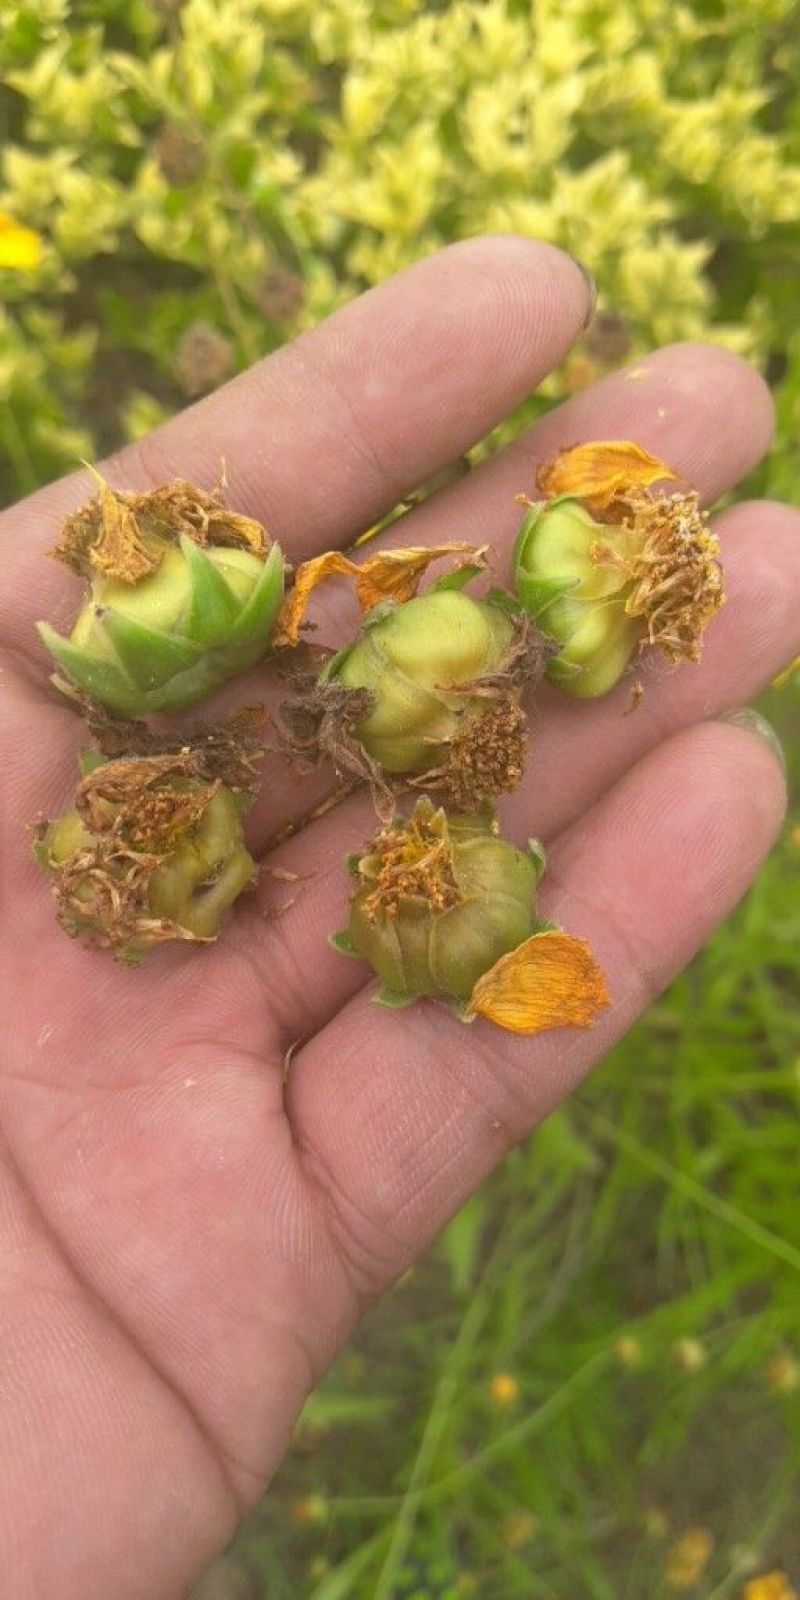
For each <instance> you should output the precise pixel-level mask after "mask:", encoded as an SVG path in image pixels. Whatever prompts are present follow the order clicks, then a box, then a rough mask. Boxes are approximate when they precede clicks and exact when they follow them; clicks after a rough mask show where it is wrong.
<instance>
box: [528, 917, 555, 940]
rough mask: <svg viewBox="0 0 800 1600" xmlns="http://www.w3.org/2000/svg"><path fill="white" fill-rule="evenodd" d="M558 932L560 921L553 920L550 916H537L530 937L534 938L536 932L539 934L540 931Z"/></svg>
mask: <svg viewBox="0 0 800 1600" xmlns="http://www.w3.org/2000/svg"><path fill="white" fill-rule="evenodd" d="M560 932H561V923H560V922H553V920H552V918H551V917H537V919H536V923H535V925H534V929H533V934H532V935H531V937H532V938H535V937H536V936H537V934H540V933H560Z"/></svg>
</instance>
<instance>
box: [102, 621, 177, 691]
mask: <svg viewBox="0 0 800 1600" xmlns="http://www.w3.org/2000/svg"><path fill="white" fill-rule="evenodd" d="M103 627H104V629H105V632H106V634H107V635H108V638H109V639H110V640H111V643H112V645H113V646H114V649H115V651H116V653H117V655H118V656H119V658H120V661H121V662H122V665H123V667H124V668H125V670H126V671H127V672H129V673H130V675H131V677H132V678H133V680H134V682H135V683H137V684H138V685H139V687H140V688H141V689H145V690H148V689H161V688H162V687H163V688H164V689H166V690H168V688H169V685H170V684H171V683H172V681H173V679H174V678H177V677H178V676H179V674H180V673H182V672H185V671H186V670H187V668H188V667H193V666H194V665H195V662H196V661H197V658H198V656H199V654H200V651H199V649H198V648H197V646H196V645H193V644H191V643H189V642H188V641H187V640H184V639H172V638H170V635H169V634H168V633H162V632H159V631H158V630H157V629H156V628H146V627H145V626H144V624H143V623H141V622H134V620H133V618H132V617H126V616H125V614H124V613H123V612H122V611H115V610H114V608H113V607H111V606H110V607H109V609H108V610H107V611H106V614H105V616H104V618H103Z"/></svg>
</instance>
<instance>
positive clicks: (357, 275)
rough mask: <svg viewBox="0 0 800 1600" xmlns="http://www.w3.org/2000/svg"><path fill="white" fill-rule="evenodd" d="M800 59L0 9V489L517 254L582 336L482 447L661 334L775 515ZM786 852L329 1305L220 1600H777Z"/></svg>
mask: <svg viewBox="0 0 800 1600" xmlns="http://www.w3.org/2000/svg"><path fill="white" fill-rule="evenodd" d="M799 75H800V10H798V5H797V3H796V0H686V3H674V0H453V3H451V4H447V3H443V0H442V3H436V0H428V3H422V0H225V4H224V5H221V4H219V3H218V0H185V3H184V4H181V3H180V0H72V3H70V0H22V3H17V0H0V131H2V136H3V150H2V162H1V163H0V210H4V211H7V212H8V213H10V214H11V215H12V216H14V217H15V218H16V219H17V220H18V221H20V222H22V223H25V224H27V225H29V226H30V227H32V228H34V229H36V230H37V231H38V232H39V233H40V234H41V235H42V237H43V239H44V251H43V257H42V261H41V264H40V266H39V267H38V268H37V269H36V270H35V271H33V272H28V273H24V274H23V273H12V272H8V271H6V272H4V273H0V482H1V483H2V493H1V494H0V500H5V501H9V500H11V499H12V498H14V497H15V495H17V494H19V493H22V492H25V491H27V490H29V489H32V488H35V487H36V486H38V485H39V484H41V483H42V482H44V481H46V480H47V479H48V478H51V477H52V476H54V475H56V474H57V473H59V472H61V471H62V470H64V469H67V468H70V467H71V466H73V465H74V463H75V460H76V458H77V457H79V456H85V457H92V456H97V455H99V454H101V453H102V452H103V451H104V450H106V449H109V448H113V447H115V446H116V445H117V444H119V443H120V442H121V441H122V440H123V439H125V438H128V439H130V438H135V437H136V436H138V435H140V434H141V433H143V432H145V431H146V430H147V429H148V428H150V427H151V426H152V425H153V424H154V423H156V422H158V421H159V420H160V419H161V418H162V417H164V416H165V415H167V414H169V413H170V412H172V411H173V410H175V409H177V408H178V407H179V406H180V405H182V404H184V403H185V401H186V399H187V398H188V397H191V396H192V395H194V394H199V393H202V392H204V391H205V390H207V389H209V388H212V387H214V386H215V385H216V384H217V383H219V382H221V381H223V380H224V378H225V377H227V376H228V375H229V374H230V373H232V372H233V371H235V370H237V369H238V368H240V367H242V366H244V365H246V364H247V363H248V362H250V361H252V360H253V359H255V358H257V357H258V356H260V355H261V354H263V353H265V352H266V351H268V350H270V349H271V348H273V347H275V346H276V345H278V344H280V343H281V342H282V341H283V340H285V339H286V338H288V337H290V336H291V335H293V334H294V333H295V332H297V331H298V330H299V329H301V328H303V327H305V326H307V325H309V324H311V323H313V322H315V321H317V320H318V319H319V318H320V317H322V316H324V315H326V314H327V313H328V312H330V311H331V310H333V309H334V308H335V307H336V306H337V305H339V304H340V303H342V302H343V301H344V300H346V299H348V298H349V297H350V296H352V295H353V294H354V293H356V292H358V291H359V290H360V289H362V288H364V287H365V286H367V285H369V284H371V283H374V282H376V281H378V280H380V279H381V278H383V277H385V276H386V275H387V274H389V273H390V272H393V271H395V270H397V269H399V268H401V267H403V266H405V265H406V264H407V263H409V262H411V261H413V260H416V259H417V258H418V257H419V256H420V255H421V254H424V253H426V252H428V251H431V250H434V249H435V248H437V247H438V246H439V245H441V244H443V243H445V242H447V241H448V240H451V239H456V238H463V237H465V236H468V235H470V234H475V233H480V232H484V231H487V230H501V231H509V230H513V231H519V232H522V233H529V234H534V235H537V236H539V237H543V238H546V239H551V240H553V241H555V242H557V243H559V244H562V245H564V246H566V247H567V248H568V249H570V250H572V251H573V252H574V253H575V254H577V255H578V256H579V257H580V258H581V259H582V260H584V261H585V262H586V264H587V265H588V266H589V267H590V268H591V269H592V270H593V271H594V273H595V274H596V277H597V279H598V283H599V287H600V312H601V316H600V318H599V320H598V323H597V325H596V327H595V329H594V330H590V333H589V335H588V336H587V338H586V340H585V341H584V343H583V346H582V347H581V348H580V349H579V350H578V351H577V352H575V354H574V355H573V356H572V357H571V358H570V360H569V361H568V362H567V363H566V365H565V366H564V368H563V369H562V370H561V371H560V372H559V373H558V374H556V375H555V376H554V378H553V379H551V380H550V381H549V383H548V384H547V385H546V386H545V389H544V390H543V391H542V392H541V393H540V394H539V395H538V396H536V397H534V398H532V399H531V401H529V402H528V403H527V404H526V406H524V407H523V408H521V411H520V413H519V414H518V416H517V417H516V418H515V419H513V421H512V423H511V424H509V425H508V426H507V427H506V428H504V429H503V430H500V431H499V433H498V435H497V437H496V438H495V439H493V440H492V441H489V442H488V444H487V445H486V446H485V447H484V448H490V447H491V446H492V445H494V444H496V443H497V442H498V440H499V439H502V438H504V437H507V436H508V434H509V432H511V431H513V430H514V429H515V428H518V427H519V426H520V425H521V424H522V422H523V421H525V420H527V419H528V418H529V417H530V415H531V414H533V413H535V412H536V411H537V410H538V409H541V408H542V407H544V406H546V405H550V404H552V402H553V400H554V399H557V398H558V397H559V396H561V395H563V394H565V393H568V392H571V391H573V390H574V389H576V388H578V387H581V386H583V385H584V384H586V383H588V382H590V381H591V380H592V378H593V377H595V376H597V375H599V374H601V373H602V372H603V371H605V370H607V368H608V367H609V366H611V365H613V364H614V363H615V362H616V361H617V360H619V359H620V357H621V356H624V355H627V354H631V355H635V354H636V352H637V351H640V350H642V351H643V350H645V349H647V348H648V347H651V346H652V345H653V344H654V343H663V342H665V341H669V340H672V339H680V338H694V337H697V336H701V337H706V338H711V339H714V340H718V341H720V342H723V343H725V344H726V345H728V346H729V347H732V348H734V349H737V350H739V351H741V352H743V353H744V354H746V355H748V356H749V357H751V358H752V359H754V360H755V361H757V362H759V363H760V364H761V365H762V367H763V369H764V370H765V371H766V373H767V374H768V376H769V378H770V380H771V382H772V383H773V385H774V388H775V393H776V401H777V405H778V416H779V435H778V441H777V447H776V450H775V452H774V454H773V456H772V457H771V459H770V462H769V463H768V464H767V465H766V466H765V467H764V468H762V469H760V470H759V472H758V473H757V474H756V475H755V476H754V479H753V480H751V482H750V483H749V484H748V485H747V491H748V492H765V493H769V494H777V495H781V496H784V497H786V498H788V499H793V500H795V501H797V500H798V498H800V496H799V495H798V484H800V318H799V317H798V312H799V311H800V294H799V293H798V287H797V284H798V252H799V250H800V90H799V89H798V87H797V85H798V79H799ZM797 706H798V695H797V691H793V690H792V689H791V688H790V689H788V690H784V691H782V693H781V694H774V695H773V696H772V698H771V702H770V707H771V710H772V711H773V713H774V715H775V716H776V718H777V720H778V721H779V723H780V724H781V725H782V727H783V729H784V732H785V733H786V735H787V738H788V741H789V743H790V744H791V743H792V742H793V740H794V737H795V732H796V718H797ZM799 865H800V846H798V844H797V843H793V842H792V835H791V830H787V836H786V839H785V841H784V843H783V845H782V846H781V848H780V850H779V851H778V853H777V854H776V855H775V857H774V858H773V860H772V861H771V862H770V864H769V865H768V866H767V867H766V868H765V870H764V872H763V873H762V876H761V878H760V881H759V883H758V885H757V887H756V888H755V890H754V891H753V893H752V894H751V896H750V897H749V898H748V900H747V902H746V904H745V905H744V906H743V907H742V908H741V909H740V911H739V912H738V913H737V914H736V916H735V917H734V918H733V919H731V921H730V923H729V924H728V925H727V926H726V927H725V928H724V929H723V930H722V932H721V933H720V934H719V935H718V937H717V938H716V939H715V941H714V942H713V943H712V945H711V946H710V947H709V949H708V950H707V951H706V952H705V953H704V954H703V955H702V956H701V957H700V958H699V959H698V961H697V962H695V964H694V966H693V967H692V968H691V970H690V971H689V972H688V973H687V974H686V975H685V976H684V977H683V978H682V979H681V980H680V982H679V983H678V984H677V985H675V987H674V988H673V990H672V991H671V992H670V994H669V995H668V996H667V997H666V999H665V1000H664V1001H663V1002H662V1003H661V1004H660V1005H659V1006H658V1007H656V1008H655V1009H654V1010H653V1011H652V1012H651V1014H650V1016H649V1018H648V1019H647V1021H646V1022H645V1023H644V1024H643V1025H642V1026H641V1027H640V1028H639V1029H638V1030H637V1031H636V1033H635V1034H634V1035H633V1036H632V1037H631V1038H630V1039H629V1040H628V1041H626V1043H625V1044H623V1045H622V1046H621V1047H620V1048H619V1049H618V1050H617V1051H615V1052H614V1054H613V1056H612V1057H611V1058H610V1059H609V1061H608V1062H607V1063H606V1064H605V1066H604V1068H603V1069H602V1070H601V1071H600V1072H599V1073H598V1074H597V1075H596V1076H595V1079H594V1081H593V1083H592V1084H591V1085H589V1086H588V1087H587V1089H586V1090H585V1091H584V1092H583V1093H582V1094H581V1095H580V1096H578V1097H577V1098H576V1100H574V1101H573V1102H572V1103H571V1104H570V1106H569V1107H568V1108H567V1109H565V1110H563V1111H562V1112H560V1113H559V1114H558V1115H557V1116H555V1117H554V1118H552V1119H551V1121H550V1122H549V1123H548V1124H547V1125H546V1127H544V1128H543V1129H542V1130H541V1132H540V1133H539V1134H538V1135H537V1137H536V1138H535V1140H534V1141H533V1142H532V1144H531V1145H530V1146H529V1147H528V1148H527V1149H525V1150H522V1151H520V1152H518V1154H517V1155H516V1156H515V1157H514V1158H513V1159H512V1160H511V1161H509V1162H508V1163H507V1165H506V1167H505V1169H504V1170H503V1172H502V1173H501V1174H499V1175H498V1176H497V1177H496V1178H495V1179H494V1180H493V1182H492V1183H491V1184H490V1185H489V1186H488V1187H487V1189H486V1190H485V1191H484V1193H483V1194H482V1195H481V1196H480V1197H478V1198H477V1199H476V1200H475V1201H474V1202H473V1203H472V1204H471V1205H470V1206H469V1207H468V1208H467V1209H466V1211H465V1212H463V1213H462V1215H461V1216H460V1217H459V1218H458V1219H457V1220H456V1221H455V1222H454V1223H453V1225H452V1226H451V1228H450V1229H449V1230H448V1232H447V1234H446V1235H445V1237H444V1239H443V1240H442V1242H441V1244H440V1246H439V1247H438V1249H437V1250H436V1252H434V1253H433V1254H432V1255H431V1257H430V1258H429V1259H428V1260H427V1261H426V1262H425V1263H423V1264H422V1266H421V1267H420V1269H418V1271H417V1273H416V1274H415V1275H414V1276H413V1277H412V1278H411V1279H410V1280H409V1281H407V1282H406V1283H404V1284H403V1285H401V1286H400V1287H399V1288H398V1289H397V1290H396V1292H395V1296H394V1297H392V1299H391V1300H390V1301H389V1303H388V1304H387V1306H386V1307H385V1308H384V1309H383V1310H379V1311H377V1312H376V1313H375V1314H373V1316H372V1318H370V1319H368V1322H367V1324H366V1327H365V1330H364V1332H363V1334H362V1336H361V1339H360V1343H359V1344H358V1345H357V1346H356V1347H355V1349H354V1350H352V1351H351V1352H350V1353H349V1355H348V1356H347V1357H345V1358H344V1359H343V1360H342V1361H341V1362H340V1363H339V1365H338V1367H337V1368H336V1370H335V1372H334V1373H333V1374H332V1376H331V1378H330V1380H329V1382H328V1384H327V1385H326V1387H325V1389H324V1390H323V1392H322V1394H321V1395H320V1396H319V1397H317V1398H316V1399H315V1400H314V1401H313V1402H312V1404H311V1406H310V1407H309V1411H308V1413H307V1415H306V1417H305V1419H304V1421H303V1423H302V1425H301V1427H300V1429H299V1432H298V1440H297V1445H296V1448H295V1450H294V1452H293V1453H292V1455H291V1457H290V1459H289V1462H288V1464H287V1466H286V1468H285V1469H284V1471H283V1474H282V1476H281V1478H280V1480H279V1482H278V1484H277V1486H276V1489H275V1491H274V1492H273V1495H272V1497H271V1500H270V1503H269V1506H268V1507H265V1508H263V1509H261V1510H260V1511H259V1513H258V1515H257V1516H256V1517H254V1518H253V1520H252V1522H251V1524H250V1525H249V1526H248V1528H247V1529H246V1530H245V1532H244V1534H243V1535H242V1537H241V1539H240V1540H239V1542H238V1544H237V1546H236V1550H235V1552H234V1554H233V1555H232V1556H231V1557H230V1558H229V1560H228V1561H227V1563H225V1564H223V1565H222V1566H221V1567H219V1568H218V1570H217V1572H216V1573H215V1574H214V1575H212V1577H211V1578H210V1579H209V1583H211V1584H214V1583H216V1585H217V1588H216V1589H215V1590H214V1593H215V1594H216V1595H218V1596H221V1595H222V1594H229V1595H230V1596H233V1595H234V1594H241V1595H244V1594H245V1593H248V1594H253V1595H254V1596H255V1595H259V1596H266V1595H267V1594H268V1595H269V1596H270V1600H284V1597H286V1600H288V1597H289V1596H292V1597H297V1596H303V1597H307V1600H345V1597H349V1596H353V1597H354V1600H362V1597H363V1600H366V1597H367V1596H370V1597H371V1596H374V1597H376V1600H412V1597H418V1600H435V1597H438V1600H445V1597H450V1600H457V1597H458V1596H469V1595H471V1594H475V1595H480V1596H481V1597H486V1600H494V1597H497V1600H517V1597H519V1600H523V1597H525V1600H527V1597H536V1600H538V1597H541V1600H567V1596H569V1597H570V1600H572V1597H573V1596H576V1597H577V1596H580V1597H583V1596H587V1597H592V1600H594V1597H596V1600H612V1597H613V1600H622V1597H625V1600H645V1597H647V1600H658V1597H660V1596H662V1595H664V1596H666V1595H667V1594H670V1593H675V1592H676V1590H675V1589H674V1588H671V1587H670V1584H669V1582H668V1572H669V1555H668V1551H669V1548H670V1545H671V1542H672V1541H673V1540H674V1539H677V1538H679V1537H680V1536H681V1535H682V1534H683V1533H685V1532H686V1531H687V1530H688V1529H691V1528H692V1527H697V1526H699V1527H703V1528H705V1529H708V1530H709V1531H710V1532H711V1533H712V1534H713V1538H714V1546H713V1551H712V1553H711V1556H710V1558H709V1561H708V1563H707V1567H706V1569H705V1571H704V1572H703V1574H701V1575H700V1576H699V1577H698V1581H697V1583H695V1584H694V1586H692V1587H691V1588H690V1589H689V1590H688V1591H687V1592H690V1593H691V1594H694V1595H696V1596H698V1597H699V1596H701V1595H702V1597H703V1600H724V1597H728V1596H730V1597H734V1596H737V1597H738V1596H739V1595H740V1594H741V1593H742V1590H743V1585H744V1583H745V1580H746V1577H747V1575H748V1573H752V1572H756V1573H758V1572H760V1571H765V1570H766V1569H767V1568H768V1567H769V1566H772V1567H782V1568H783V1569H784V1570H785V1571H787V1572H789V1573H790V1575H791V1576H792V1577H793V1579H794V1582H795V1584H796V1585H797V1586H800V1537H799V1536H798V1533H797V1521H798V1519H797V1517H796V1507H797V1500H798V1485H799V1483H800V1476H799V1475H800V1372H798V1370H797V1368H796V1367H794V1366H793V1362H794V1361H796V1360H797V1358H798V1354H800V1352H798V1327H799V1326H800V1221H799V1220H798V1206H797V1185H798V1157H797V1148H798V1138H797V1135H798V1117H797V1113H798V1101H799V1100H800V1011H799V1010H798V1004H797V1001H798V971H799V970H800V937H799V936H800V909H798V896H797V881H798V866H799ZM620 1341H622V1342H620ZM687 1341H688V1343H687ZM498 1373H506V1374H509V1375H510V1376H511V1377H512V1378H513V1379H514V1382H515V1383H516V1385H517V1386H518V1393H517V1396H516V1399H514V1400H512V1401H511V1402H510V1403H508V1404H507V1405H506V1406H503V1405H501V1404H499V1403H498V1401H497V1400H496V1399H493V1398H492V1389H491V1379H492V1376H493V1375H494V1376H496V1375H497V1374H498ZM793 1509H794V1512H795V1515H793V1514H792V1513H793ZM206 1592H207V1593H211V1590H209V1589H207V1591H206Z"/></svg>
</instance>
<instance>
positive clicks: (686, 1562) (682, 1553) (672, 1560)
mask: <svg viewBox="0 0 800 1600" xmlns="http://www.w3.org/2000/svg"><path fill="white" fill-rule="evenodd" d="M713 1548H714V1540H713V1537H712V1535H711V1533H710V1532H709V1530H708V1528H690V1529H689V1531H688V1532H687V1533H684V1534H683V1535H682V1536H681V1538H680V1539H676V1541H675V1543H674V1544H673V1545H671V1546H670V1549H669V1551H668V1553H667V1560H666V1564H665V1567H664V1582H665V1583H666V1584H667V1585H668V1586H669V1588H670V1589H693V1588H694V1586H695V1584H696V1583H699V1582H700V1580H701V1578H702V1577H703V1576H704V1575H705V1571H706V1567H707V1566H708V1563H709V1560H710V1558H711V1552H712V1550H713Z"/></svg>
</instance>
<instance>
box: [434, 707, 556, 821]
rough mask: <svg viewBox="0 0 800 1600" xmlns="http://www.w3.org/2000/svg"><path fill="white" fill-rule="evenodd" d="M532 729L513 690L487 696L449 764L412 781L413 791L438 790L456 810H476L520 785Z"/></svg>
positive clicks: (465, 722)
mask: <svg viewBox="0 0 800 1600" xmlns="http://www.w3.org/2000/svg"><path fill="white" fill-rule="evenodd" d="M476 709H477V711H478V714H477V715H475V710H476ZM527 728H528V721H527V717H526V716H525V713H524V711H523V710H522V707H521V705H520V704H519V701H518V699H517V697H516V695H515V694H514V693H513V692H512V691H511V690H505V691H501V692H499V693H493V694H491V695H490V696H487V698H486V700H484V701H482V702H480V701H479V702H478V706H477V708H471V711H470V712H467V713H466V714H465V716H464V718H463V719H462V726H461V727H460V729H459V732H458V733H457V734H456V736H455V738H454V739H453V741H452V743H451V745H450V748H449V751H448V758H447V760H446V761H445V762H443V763H442V765H441V766H439V767H436V768H434V770H433V771H432V772H427V773H424V774H423V775H422V776H421V777H419V778H411V779H410V780H409V784H410V787H411V788H426V789H436V790H437V792H439V793H440V794H441V795H442V796H443V798H445V799H446V800H447V802H448V804H449V805H452V806H453V807H454V808H455V810H457V811H474V810H476V809H477V808H479V807H480V806H482V805H484V804H485V803H486V802H487V801H491V800H495V799H496V798H497V796H498V795H499V794H507V793H509V792H510V791H511V790H513V789H516V788H517V787H518V786H519V784H520V782H521V780H522V775H523V772H524V770H525V751H526V745H527Z"/></svg>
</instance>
